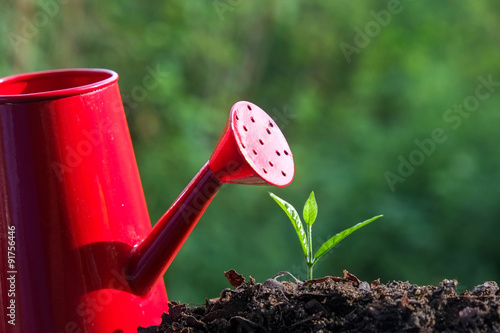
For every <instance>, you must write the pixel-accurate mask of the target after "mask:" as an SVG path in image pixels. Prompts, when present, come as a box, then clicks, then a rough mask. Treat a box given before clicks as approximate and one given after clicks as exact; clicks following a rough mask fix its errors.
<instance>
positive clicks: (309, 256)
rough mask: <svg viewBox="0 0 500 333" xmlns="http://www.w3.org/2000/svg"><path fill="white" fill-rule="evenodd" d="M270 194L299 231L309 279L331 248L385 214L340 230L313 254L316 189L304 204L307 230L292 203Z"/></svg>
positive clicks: (316, 208) (298, 234)
mask: <svg viewBox="0 0 500 333" xmlns="http://www.w3.org/2000/svg"><path fill="white" fill-rule="evenodd" d="M269 195H270V196H271V197H272V198H273V199H274V200H275V201H276V202H277V203H278V205H279V206H280V207H281V208H282V209H283V211H285V213H286V215H288V218H290V221H292V224H293V227H294V228H295V231H296V232H297V236H298V237H299V240H300V245H301V246H302V251H303V252H304V257H305V259H306V264H307V271H308V279H309V280H312V278H313V267H314V265H315V264H316V263H317V262H318V260H319V259H320V258H321V257H322V256H324V255H325V254H326V253H327V252H328V251H329V250H331V249H332V248H333V247H334V246H335V245H337V244H338V243H340V242H341V241H342V240H343V239H344V238H346V237H347V236H349V235H350V234H352V233H353V232H354V231H356V230H358V229H359V228H361V227H364V226H365V225H367V224H369V223H371V222H373V221H375V220H376V219H378V218H380V217H382V216H383V215H378V216H374V217H372V218H371V219H369V220H366V221H364V222H361V223H358V224H356V225H355V226H353V227H350V228H348V229H346V230H344V231H341V232H339V233H338V234H336V235H335V236H333V237H332V238H330V239H329V240H327V241H326V242H324V243H323V245H321V246H320V247H319V249H318V251H316V253H314V254H313V248H312V225H313V223H314V221H316V217H317V215H318V205H317V204H316V199H315V198H314V191H313V192H311V194H310V195H309V198H308V199H307V201H306V203H305V205H304V211H303V214H302V215H303V216H304V221H305V222H306V225H307V230H305V229H304V226H303V225H302V221H301V220H300V216H299V214H298V213H297V211H296V210H295V208H294V207H293V206H292V205H290V204H289V203H288V202H286V201H285V200H283V199H281V198H280V197H278V196H277V195H275V194H273V193H269Z"/></svg>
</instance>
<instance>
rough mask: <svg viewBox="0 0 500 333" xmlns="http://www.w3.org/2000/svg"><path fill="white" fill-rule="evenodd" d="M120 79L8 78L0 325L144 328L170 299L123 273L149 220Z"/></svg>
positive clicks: (101, 73) (6, 328)
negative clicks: (137, 288)
mask: <svg viewBox="0 0 500 333" xmlns="http://www.w3.org/2000/svg"><path fill="white" fill-rule="evenodd" d="M117 80H118V76H117V74H116V73H114V72H112V71H107V70H88V69H86V70H65V71H64V70H61V71H51V72H45V73H36V74H26V75H21V76H16V77H10V78H7V79H5V80H3V81H0V163H1V165H0V209H1V215H0V236H1V245H0V276H1V281H0V284H1V287H2V289H1V299H0V307H1V310H0V313H1V314H2V315H1V319H0V331H1V332H54V333H62V332H64V333H66V332H71V333H73V332H82V333H83V332H115V333H118V332H136V331H137V327H138V326H139V325H142V326H147V325H153V324H158V322H159V321H161V318H160V316H161V314H162V313H163V312H164V311H166V309H167V308H168V307H167V295H166V291H165V287H164V284H163V282H162V281H155V283H154V284H153V285H152V286H151V288H150V289H149V290H148V293H147V295H144V294H138V293H136V292H134V291H133V290H131V287H130V283H129V281H128V280H127V277H126V274H125V272H124V267H125V266H126V264H127V261H128V260H129V256H130V253H131V251H132V249H133V247H134V246H135V245H136V244H138V243H139V242H140V241H141V240H143V239H144V238H146V236H147V235H148V234H149V233H150V231H151V224H150V220H149V216H148V212H147V207H146V203H145V199H144V195H143V190H142V186H141V182H140V179H139V173H138V169H137V165H136V162H135V157H134V153H133V149H132V144H131V139H130V135H129V131H128V127H127V123H126V119H125V113H124V110H123V106H122V101H121V97H120V92H119V89H118V83H117ZM160 280H161V279H160Z"/></svg>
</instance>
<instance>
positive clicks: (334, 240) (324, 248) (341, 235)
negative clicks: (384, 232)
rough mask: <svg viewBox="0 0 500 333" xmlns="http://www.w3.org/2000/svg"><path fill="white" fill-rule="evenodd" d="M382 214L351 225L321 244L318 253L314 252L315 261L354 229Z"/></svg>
mask: <svg viewBox="0 0 500 333" xmlns="http://www.w3.org/2000/svg"><path fill="white" fill-rule="evenodd" d="M382 216H383V215H378V216H374V217H372V218H371V219H369V220H366V221H364V222H361V223H358V224H356V225H355V226H353V227H350V228H348V229H346V230H344V231H341V232H339V233H338V234H336V235H335V236H333V237H332V238H330V239H329V240H327V241H326V242H324V243H323V245H321V246H320V248H319V249H318V251H316V253H315V254H314V263H316V261H318V260H319V258H321V257H322V256H323V255H324V254H325V253H327V252H328V251H329V250H330V249H331V248H332V247H334V246H335V245H337V244H338V243H340V242H341V241H342V240H343V239H344V238H346V237H347V236H349V235H350V234H352V233H353V232H354V231H356V230H358V229H359V228H361V227H364V226H365V225H367V224H369V223H371V222H373V221H375V220H376V219H378V218H380V217H382Z"/></svg>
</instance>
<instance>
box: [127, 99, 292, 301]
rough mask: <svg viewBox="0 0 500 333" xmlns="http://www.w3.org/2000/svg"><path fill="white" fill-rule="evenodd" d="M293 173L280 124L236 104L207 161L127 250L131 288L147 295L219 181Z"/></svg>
mask: <svg viewBox="0 0 500 333" xmlns="http://www.w3.org/2000/svg"><path fill="white" fill-rule="evenodd" d="M293 176H294V163H293V156H292V153H291V150H290V147H289V146H288V143H287V142H286V139H285V137H284V136H283V134H282V133H281V131H280V129H279V128H278V126H277V125H276V123H275V122H274V120H272V118H271V117H269V115H267V114H266V113H265V112H264V111H263V110H262V109H261V108H259V107H258V106H256V105H255V104H252V103H250V102H244V101H242V102H238V103H236V104H235V105H234V106H233V107H232V109H231V113H230V117H229V121H228V123H227V125H226V128H225V130H224V132H223V134H222V136H221V138H220V140H219V143H218V144H217V146H216V148H215V150H214V152H213V154H212V157H211V158H210V160H209V161H208V162H207V163H206V164H205V165H204V166H203V167H202V168H201V170H200V171H199V172H198V174H196V176H195V177H194V178H193V180H192V181H191V182H190V183H189V184H188V186H187V187H186V188H185V189H184V191H183V192H182V193H181V194H180V195H179V197H178V198H177V199H176V200H175V202H174V203H173V204H172V206H171V207H170V208H169V209H168V211H167V212H166V213H165V214H164V215H163V216H162V217H161V218H160V220H159V221H158V222H157V223H156V224H155V226H154V228H153V230H152V231H151V233H150V234H149V235H148V236H147V237H146V238H145V239H144V240H143V241H142V242H141V243H139V244H138V245H137V246H135V247H134V248H133V250H132V252H131V254H130V260H129V262H128V265H127V267H126V268H125V272H126V276H127V279H128V282H129V284H130V286H131V289H132V290H133V291H134V292H135V293H137V294H139V295H144V294H147V293H148V291H149V290H150V289H151V288H152V287H153V286H154V285H155V283H156V282H157V281H158V279H159V278H160V277H161V276H162V274H163V273H164V272H165V270H166V269H167V268H168V266H169V265H170V263H171V262H172V261H173V259H174V257H175V256H176V254H177V253H178V252H179V250H180V248H181V247H182V245H183V244H184V242H185V241H186V239H187V237H188V236H189V234H190V233H191V231H192V230H193V228H194V226H195V225H196V223H197V222H198V220H199V219H200V217H201V216H202V215H203V213H204V212H205V210H206V208H207V207H208V205H209V204H210V202H211V201H212V199H213V197H214V196H215V194H216V193H217V191H218V190H219V188H220V187H221V186H222V184H223V183H236V184H263V185H265V184H268V185H274V186H279V187H283V186H286V185H288V184H290V182H291V181H292V179H293Z"/></svg>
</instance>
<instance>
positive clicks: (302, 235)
mask: <svg viewBox="0 0 500 333" xmlns="http://www.w3.org/2000/svg"><path fill="white" fill-rule="evenodd" d="M269 195H270V196H271V197H272V198H273V199H274V200H275V201H276V203H277V204H278V205H279V206H280V207H281V209H283V211H284V212H285V213H286V215H287V216H288V218H289V219H290V221H291V222H292V224H293V227H294V228H295V231H296V232H297V236H298V237H299V241H300V245H301V246H302V251H304V256H305V257H306V258H308V255H309V252H308V250H307V249H308V247H307V237H306V232H305V230H304V226H303V225H302V221H300V216H299V214H298V213H297V211H296V210H295V208H293V206H292V205H290V204H289V203H288V202H286V201H285V200H283V199H281V198H280V197H278V196H277V195H275V194H273V193H269Z"/></svg>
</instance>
